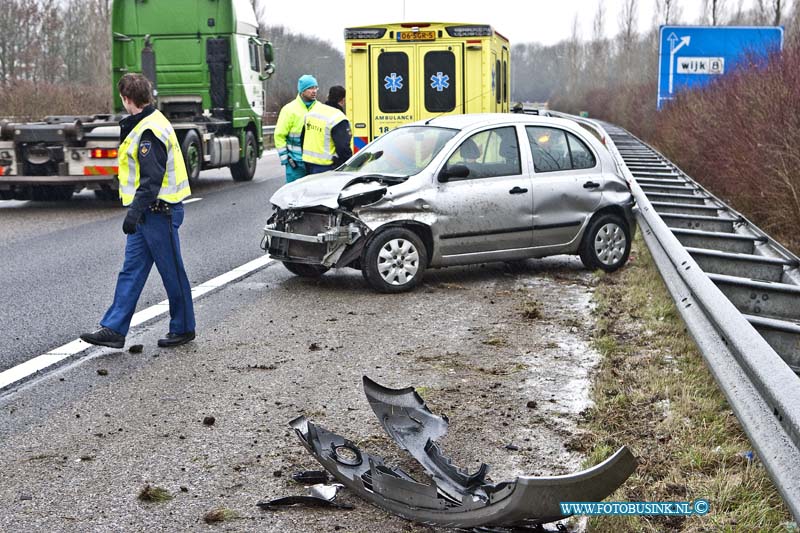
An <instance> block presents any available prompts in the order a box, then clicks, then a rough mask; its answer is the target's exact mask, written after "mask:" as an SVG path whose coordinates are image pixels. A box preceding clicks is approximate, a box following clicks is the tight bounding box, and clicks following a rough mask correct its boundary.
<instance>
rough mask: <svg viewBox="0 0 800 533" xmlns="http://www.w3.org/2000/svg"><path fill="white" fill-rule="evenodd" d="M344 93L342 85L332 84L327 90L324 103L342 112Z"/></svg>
mask: <svg viewBox="0 0 800 533" xmlns="http://www.w3.org/2000/svg"><path fill="white" fill-rule="evenodd" d="M346 94H347V93H346V92H345V90H344V87H342V86H341V85H334V86H333V87H331V88H330V89H329V90H328V100H327V101H326V102H325V105H329V106H331V107H335V108H336V109H338V110H339V111H341V112H342V113H344V97H345V96H346Z"/></svg>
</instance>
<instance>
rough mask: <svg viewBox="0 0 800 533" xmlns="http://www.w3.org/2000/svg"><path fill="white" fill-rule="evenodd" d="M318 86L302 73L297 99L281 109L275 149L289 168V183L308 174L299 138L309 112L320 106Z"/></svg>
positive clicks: (314, 79) (287, 169)
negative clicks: (318, 103)
mask: <svg viewBox="0 0 800 533" xmlns="http://www.w3.org/2000/svg"><path fill="white" fill-rule="evenodd" d="M317 89H319V84H318V83H317V80H316V78H314V76H312V75H311V74H303V75H302V76H300V78H299V79H298V80H297V98H295V99H294V100H292V101H291V102H289V103H288V104H286V105H285V106H283V107H282V108H281V112H280V113H279V114H278V123H277V124H276V125H275V148H276V149H277V150H278V156H279V157H280V159H281V165H283V166H284V168H285V169H286V182H287V183H289V182H292V181H294V180H296V179H299V178H302V177H303V176H305V175H306V174H308V171H307V170H306V166H305V164H304V163H303V146H302V144H301V140H300V135H301V133H302V132H303V124H304V120H305V116H306V113H308V112H309V110H311V109H313V108H314V106H315V105H316V103H317Z"/></svg>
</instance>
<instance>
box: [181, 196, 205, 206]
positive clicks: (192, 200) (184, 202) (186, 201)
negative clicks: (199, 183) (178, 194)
mask: <svg viewBox="0 0 800 533" xmlns="http://www.w3.org/2000/svg"><path fill="white" fill-rule="evenodd" d="M200 200H202V198H189V199H188V200H184V201H183V204H184V205H186V204H190V203H192V202H199V201H200Z"/></svg>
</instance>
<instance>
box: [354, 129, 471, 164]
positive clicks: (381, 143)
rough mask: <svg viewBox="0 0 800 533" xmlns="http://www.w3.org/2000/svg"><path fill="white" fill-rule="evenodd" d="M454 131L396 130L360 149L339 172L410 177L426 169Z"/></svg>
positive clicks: (455, 131) (452, 135)
mask: <svg viewBox="0 0 800 533" xmlns="http://www.w3.org/2000/svg"><path fill="white" fill-rule="evenodd" d="M456 133H458V130H453V129H448V128H437V127H433V126H409V127H404V128H397V129H395V130H392V131H390V132H388V133H386V134H384V135H382V136H381V137H379V138H377V139H375V141H374V142H372V143H371V144H369V145H368V146H366V147H365V148H363V149H362V150H361V151H359V152H358V154H357V155H356V156H355V157H353V158H351V159H350V160H349V161H348V162H347V163H346V164H345V165H344V166H343V167H342V168H340V169H339V170H341V171H344V172H358V173H364V172H366V173H369V174H383V175H391V176H413V175H414V174H419V173H420V172H422V170H423V169H424V168H425V167H426V166H428V164H429V163H430V162H431V160H432V159H433V158H434V157H435V156H436V154H438V153H439V150H441V149H442V147H443V146H444V145H445V144H446V143H447V141H449V140H450V139H452V138H453V137H454V136H455V134H456Z"/></svg>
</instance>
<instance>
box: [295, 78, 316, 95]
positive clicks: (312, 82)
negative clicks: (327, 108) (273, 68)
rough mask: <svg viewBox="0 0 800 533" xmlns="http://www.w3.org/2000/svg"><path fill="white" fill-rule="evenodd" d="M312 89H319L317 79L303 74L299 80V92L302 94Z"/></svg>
mask: <svg viewBox="0 0 800 533" xmlns="http://www.w3.org/2000/svg"><path fill="white" fill-rule="evenodd" d="M311 87H319V84H318V83H317V78H315V77H314V76H312V75H311V74H303V75H302V76H300V79H299V80H297V92H298V93H301V92H303V91H305V90H306V89H310V88H311Z"/></svg>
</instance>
